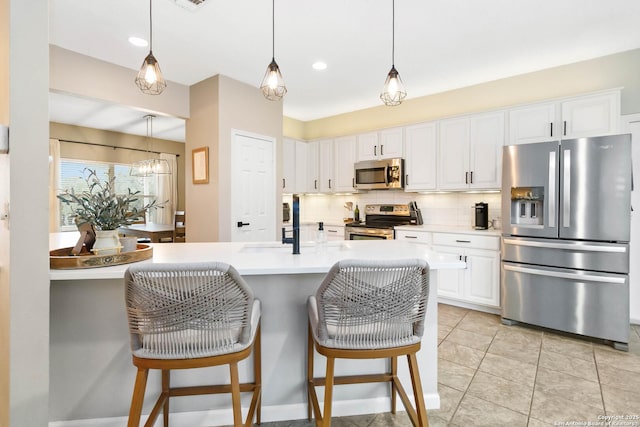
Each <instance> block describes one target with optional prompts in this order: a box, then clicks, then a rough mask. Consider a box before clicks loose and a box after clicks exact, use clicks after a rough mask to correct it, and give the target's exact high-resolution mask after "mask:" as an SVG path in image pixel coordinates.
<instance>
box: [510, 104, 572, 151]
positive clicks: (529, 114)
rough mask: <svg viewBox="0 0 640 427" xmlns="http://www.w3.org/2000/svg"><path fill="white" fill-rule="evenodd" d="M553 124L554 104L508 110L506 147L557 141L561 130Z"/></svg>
mask: <svg viewBox="0 0 640 427" xmlns="http://www.w3.org/2000/svg"><path fill="white" fill-rule="evenodd" d="M555 122H556V104H555V103H547V104H535V105H529V106H525V107H520V108H515V109H513V110H510V111H509V140H508V144H507V145H512V144H528V143H531V142H545V141H555V140H558V139H560V134H561V132H562V130H561V129H560V128H559V125H556V123H555Z"/></svg>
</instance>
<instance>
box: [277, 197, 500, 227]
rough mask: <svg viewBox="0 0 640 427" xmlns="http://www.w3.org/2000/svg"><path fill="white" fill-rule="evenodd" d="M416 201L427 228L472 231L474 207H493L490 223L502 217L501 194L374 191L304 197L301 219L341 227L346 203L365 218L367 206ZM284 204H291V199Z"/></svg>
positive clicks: (284, 200)
mask: <svg viewBox="0 0 640 427" xmlns="http://www.w3.org/2000/svg"><path fill="white" fill-rule="evenodd" d="M412 200H415V201H416V202H417V203H418V207H419V208H420V210H421V211H422V217H423V220H424V223H425V224H427V225H449V226H462V227H466V226H469V227H471V225H472V221H473V215H474V210H473V208H474V205H475V204H476V203H478V202H485V203H488V204H489V221H491V220H492V219H494V218H498V217H500V216H501V215H500V193H498V192H496V193H430V194H420V193H405V192H402V191H370V192H368V193H361V194H360V193H358V194H349V195H333V194H317V195H316V194H313V195H303V196H301V197H300V219H301V221H306V222H317V221H325V222H328V223H331V222H333V223H340V222H342V220H343V218H344V217H347V215H348V211H347V209H346V208H345V207H344V206H345V203H346V202H353V207H354V209H355V206H356V204H357V205H358V206H359V208H360V212H361V216H362V215H363V214H364V206H365V205H367V204H385V203H386V204H407V203H409V202H410V201H412ZM283 202H288V203H291V195H284V196H283Z"/></svg>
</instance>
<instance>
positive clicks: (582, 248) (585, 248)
mask: <svg viewBox="0 0 640 427" xmlns="http://www.w3.org/2000/svg"><path fill="white" fill-rule="evenodd" d="M503 242H504V244H505V245H513V246H529V247H532V248H547V249H564V250H569V251H578V252H614V253H625V252H627V248H626V247H624V246H598V245H580V244H573V243H552V242H532V241H529V240H516V239H503Z"/></svg>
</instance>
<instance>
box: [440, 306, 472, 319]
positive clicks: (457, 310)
mask: <svg viewBox="0 0 640 427" xmlns="http://www.w3.org/2000/svg"><path fill="white" fill-rule="evenodd" d="M440 311H442V312H445V313H451V314H454V315H456V316H460V318H463V317H464V316H465V315H466V314H467V313H468V312H470V311H471V310H469V309H468V308H464V307H457V306H455V305H449V304H438V312H440Z"/></svg>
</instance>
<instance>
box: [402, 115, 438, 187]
mask: <svg viewBox="0 0 640 427" xmlns="http://www.w3.org/2000/svg"><path fill="white" fill-rule="evenodd" d="M437 144H438V139H437V129H436V124H435V123H426V124H421V125H416V126H409V127H407V128H406V129H405V152H406V154H407V155H406V158H405V161H404V162H405V163H404V164H405V168H406V175H405V180H404V183H405V187H404V189H405V191H417V190H435V189H436V163H437V160H436V159H437V150H436V148H437Z"/></svg>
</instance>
